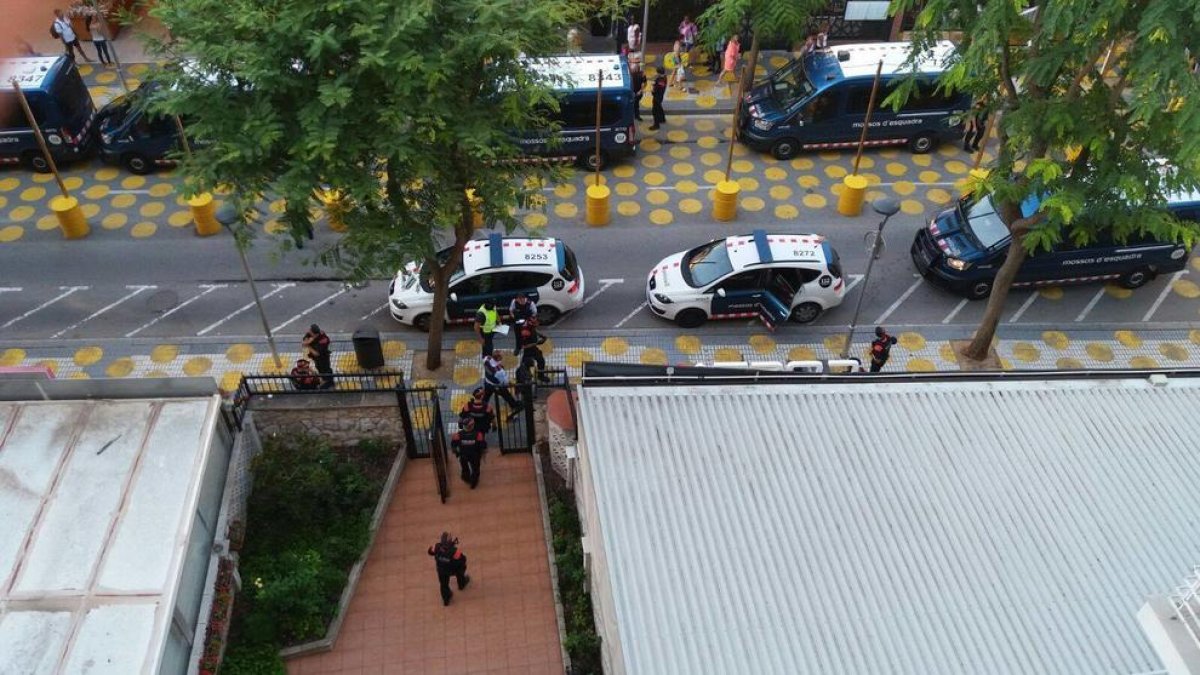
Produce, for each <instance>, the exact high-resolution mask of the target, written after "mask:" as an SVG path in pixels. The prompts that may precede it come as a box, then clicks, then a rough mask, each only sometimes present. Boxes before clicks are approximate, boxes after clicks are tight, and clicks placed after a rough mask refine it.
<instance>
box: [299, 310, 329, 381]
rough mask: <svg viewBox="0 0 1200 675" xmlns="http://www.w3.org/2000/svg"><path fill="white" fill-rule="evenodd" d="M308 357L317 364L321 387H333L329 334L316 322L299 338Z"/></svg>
mask: <svg viewBox="0 0 1200 675" xmlns="http://www.w3.org/2000/svg"><path fill="white" fill-rule="evenodd" d="M300 343H301V344H303V345H304V350H305V352H306V353H307V354H308V358H310V359H312V360H313V362H314V363H316V364H317V372H318V373H321V389H332V388H333V364H332V363H331V362H332V360H333V350H332V349H331V348H330V340H329V336H328V335H326V334H325V331H323V330H321V327H320V326H318V325H317V324H315V323H314V324H313V325H311V326H309V327H308V332H307V333H305V334H304V338H303V339H301V340H300Z"/></svg>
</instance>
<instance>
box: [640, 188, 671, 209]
mask: <svg viewBox="0 0 1200 675" xmlns="http://www.w3.org/2000/svg"><path fill="white" fill-rule="evenodd" d="M646 201H648V202H650V203H651V204H654V205H655V206H662V205H663V204H666V203H667V202H669V201H671V196H670V195H668V194H667V191H666V190H650V191H649V192H647V193H646Z"/></svg>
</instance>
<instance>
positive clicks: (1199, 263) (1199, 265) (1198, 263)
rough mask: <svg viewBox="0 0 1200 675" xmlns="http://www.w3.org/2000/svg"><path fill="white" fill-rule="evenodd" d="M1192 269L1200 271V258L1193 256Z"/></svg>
mask: <svg viewBox="0 0 1200 675" xmlns="http://www.w3.org/2000/svg"><path fill="white" fill-rule="evenodd" d="M1192 267H1193V268H1194V269H1197V270H1200V256H1192Z"/></svg>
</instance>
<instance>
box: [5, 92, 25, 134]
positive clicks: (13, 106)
mask: <svg viewBox="0 0 1200 675" xmlns="http://www.w3.org/2000/svg"><path fill="white" fill-rule="evenodd" d="M28 127H29V122H27V121H26V120H25V112H24V111H23V110H21V104H19V103H17V97H16V95H15V94H3V93H0V129H5V130H11V129H26V128H28Z"/></svg>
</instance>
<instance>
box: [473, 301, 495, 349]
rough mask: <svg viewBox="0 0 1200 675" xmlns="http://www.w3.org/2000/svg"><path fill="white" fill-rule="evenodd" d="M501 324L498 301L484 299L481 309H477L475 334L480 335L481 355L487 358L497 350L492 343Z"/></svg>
mask: <svg viewBox="0 0 1200 675" xmlns="http://www.w3.org/2000/svg"><path fill="white" fill-rule="evenodd" d="M499 325H500V311H499V310H497V309H496V303H495V302H492V301H491V300H484V301H483V304H482V305H480V306H479V309H478V310H476V311H475V334H476V335H478V336H479V342H480V350H479V356H480V357H482V358H485V359H486V358H487V357H488V356H489V355H491V353H492V352H493V351H495V347H494V346H493V345H492V338H493V336H494V335H495V333H496V328H497V327H498V326H499Z"/></svg>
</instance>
